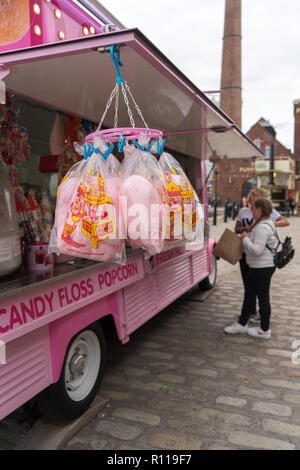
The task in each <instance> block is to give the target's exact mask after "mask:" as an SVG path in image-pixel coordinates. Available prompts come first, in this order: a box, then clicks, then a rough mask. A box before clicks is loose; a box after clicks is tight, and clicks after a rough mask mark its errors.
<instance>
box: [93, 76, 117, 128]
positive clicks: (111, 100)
mask: <svg viewBox="0 0 300 470" xmlns="http://www.w3.org/2000/svg"><path fill="white" fill-rule="evenodd" d="M118 91H119V85H116V86H115V88H114V89H113V91H112V94H111V95H110V98H109V100H108V102H107V104H106V108H105V111H104V113H103V116H102V118H101V121H100V124H99V126H98V127H97V132H98V131H100V129H101V127H102V124H103V121H104V119H105V116H106V114H107V111H108V110H109V108H110V107H111V104H112V102H113V100H114V97H115V96H116V94H117V93H118Z"/></svg>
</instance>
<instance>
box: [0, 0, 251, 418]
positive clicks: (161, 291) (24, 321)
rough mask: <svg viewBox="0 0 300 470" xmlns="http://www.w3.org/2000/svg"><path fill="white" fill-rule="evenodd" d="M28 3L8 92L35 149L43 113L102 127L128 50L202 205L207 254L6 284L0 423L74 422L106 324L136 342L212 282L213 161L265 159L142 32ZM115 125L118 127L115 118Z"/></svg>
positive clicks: (93, 383)
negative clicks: (35, 403)
mask: <svg viewBox="0 0 300 470" xmlns="http://www.w3.org/2000/svg"><path fill="white" fill-rule="evenodd" d="M19 3H20V4H21V3H22V7H23V8H25V10H24V11H26V8H27V7H28V15H29V19H30V21H28V29H26V24H25V26H24V31H23V32H22V34H23V36H22V37H21V38H18V37H17V36H16V37H14V38H13V39H12V41H11V42H13V44H9V45H6V46H1V47H0V80H1V82H0V84H1V87H2V89H3V87H4V86H5V88H6V90H7V92H9V93H11V94H12V95H13V96H14V97H18V100H19V103H26V106H25V107H26V109H27V115H28V119H29V120H30V123H31V124H32V134H34V136H35V137H34V139H35V140H34V139H33V141H35V142H37V141H39V138H38V137H39V136H40V140H42V139H43V138H44V137H43V136H44V134H45V132H44V127H43V122H42V120H40V119H39V118H38V114H36V113H37V111H38V110H39V109H43V110H46V111H48V112H49V113H50V114H51V112H52V113H56V112H58V113H69V114H72V115H76V116H79V117H80V118H83V119H86V120H88V121H90V122H94V123H98V122H99V118H100V115H101V113H102V111H103V110H104V108H105V104H106V102H107V99H108V97H109V95H110V93H111V89H112V84H113V82H114V80H115V71H114V68H113V66H112V64H111V60H110V56H109V54H107V51H109V48H110V46H112V45H118V46H119V49H120V51H121V56H122V62H123V63H124V75H125V76H126V80H127V82H128V83H129V84H130V86H131V88H132V89H134V93H135V98H136V101H137V102H138V103H139V104H140V105H141V106H142V109H143V114H144V116H145V117H146V118H147V122H149V123H151V125H152V127H153V128H155V129H161V130H162V132H163V134H164V136H165V137H166V139H167V144H166V145H167V148H168V149H169V150H170V152H171V153H172V154H173V155H174V156H176V157H178V159H179V161H180V163H181V164H182V166H183V167H184V168H185V169H186V170H187V173H188V175H189V177H190V179H191V181H192V183H193V185H194V188H195V190H196V192H197V194H198V196H199V199H200V202H201V203H202V204H203V207H204V217H205V222H204V243H202V245H201V246H199V248H196V249H193V250H186V249H185V247H181V246H179V247H175V248H173V249H171V250H168V251H165V252H162V253H160V254H157V255H155V256H153V257H151V258H148V257H146V256H145V254H144V252H142V251H128V253H127V261H126V264H124V265H114V264H110V263H96V262H92V261H87V260H75V261H73V262H71V263H65V264H63V263H60V264H55V265H54V268H52V269H51V270H47V269H45V270H37V271H34V270H30V271H27V270H26V266H24V267H23V268H21V269H19V270H18V271H16V272H15V273H14V274H12V275H10V276H9V277H3V278H0V419H3V418H4V417H6V416H7V415H8V414H10V413H11V412H13V411H14V410H15V409H17V408H18V407H20V406H21V405H23V404H24V403H26V402H27V401H28V400H30V399H32V398H33V397H36V396H37V398H38V400H39V403H41V404H42V406H43V409H44V410H47V411H48V412H49V413H50V414H51V415H52V416H54V417H55V418H58V419H67V420H69V419H74V418H76V417H78V416H79V415H80V414H82V413H83V412H84V411H85V410H86V409H87V408H88V407H89V405H90V404H91V402H92V400H93V398H94V397H95V394H96V393H97V391H98V390H99V386H100V382H101V378H102V375H103V372H104V365H105V332H106V328H107V326H108V325H109V326H110V327H111V326H113V327H114V331H115V334H116V335H117V337H118V339H119V340H120V342H122V343H126V342H128V341H129V340H130V335H131V334H132V333H133V332H134V331H135V330H137V329H138V328H140V327H141V326H142V325H143V324H144V323H145V322H147V321H148V320H149V319H150V318H152V317H153V316H154V315H156V314H157V313H159V312H160V311H161V310H162V309H164V308H165V307H166V306H167V305H169V304H170V303H172V302H173V301H174V300H175V299H177V298H178V297H180V296H181V295H182V294H184V293H185V292H186V291H188V290H189V289H191V288H192V287H194V286H197V285H199V286H200V287H201V288H203V289H211V288H212V287H213V286H214V284H215V282H216V259H215V257H214V255H213V253H212V252H213V246H214V243H215V241H214V240H213V239H211V238H210V237H209V223H208V195H207V187H206V178H207V175H206V164H205V161H206V160H209V159H210V158H211V157H212V156H214V155H218V156H219V157H220V158H222V157H223V156H225V155H227V156H228V157H231V158H234V157H236V158H240V157H244V158H251V157H255V156H259V155H260V152H259V151H258V150H257V149H256V147H255V146H254V145H253V144H252V143H251V142H250V141H249V140H248V139H247V137H246V136H245V135H243V133H242V132H241V130H240V129H239V128H238V127H237V126H236V125H235V124H234V122H232V120H231V119H230V118H229V117H228V116H226V115H225V114H224V113H223V112H222V111H221V110H220V109H219V108H217V107H216V106H215V105H214V104H213V103H212V102H211V101H210V100H209V99H208V98H207V97H206V95H205V94H203V93H202V92H201V91H200V90H199V89H198V88H197V87H196V86H195V85H194V84H193V83H192V82H191V81H190V80H189V79H188V78H187V77H185V76H184V75H183V74H182V73H181V71H180V70H178V69H177V68H176V67H175V66H174V65H173V64H172V63H171V62H170V61H169V60H168V59H167V57H165V56H164V55H163V54H162V53H161V52H160V51H159V50H158V49H157V48H156V47H155V46H154V45H153V44H152V43H151V42H150V41H149V40H148V39H147V38H146V37H145V36H144V35H143V34H142V33H141V32H140V31H139V30H138V29H129V30H128V29H122V28H121V27H120V25H119V24H117V26H116V27H115V28H111V27H108V24H109V23H111V22H112V21H114V19H113V17H112V16H111V15H109V13H108V12H107V11H105V10H103V9H102V10H101V8H100V7H99V5H98V4H97V2H93V1H89V2H88V1H81V2H80V1H76V2H75V1H72V0H70V1H69V0H64V1H52V2H51V1H47V2H46V1H44V0H43V1H42V0H40V1H35V2H33V1H27V2H26V1H22V2H19ZM97 5H98V6H97ZM57 10H58V11H57ZM62 19H65V21H64V22H62ZM8 27H9V26H8ZM63 28H64V29H63ZM112 29H113V30H112ZM51 35H52V36H51ZM202 66H203V67H205V64H202ZM126 119H127V116H126V109H120V121H122V120H123V121H124V123H125V122H127V121H126ZM24 120H25V121H26V119H25V117H24ZM25 125H26V122H25ZM105 126H106V127H113V118H111V117H109V116H108V117H107V119H106V121H105ZM30 138H31V136H30V131H29V142H30ZM44 154H46V150H45V152H44ZM31 158H35V156H34V155H31V156H30V159H31ZM29 176H30V175H29ZM0 259H1V258H0Z"/></svg>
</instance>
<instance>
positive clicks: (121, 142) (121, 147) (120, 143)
mask: <svg viewBox="0 0 300 470" xmlns="http://www.w3.org/2000/svg"><path fill="white" fill-rule="evenodd" d="M126 139H127V137H126V136H125V137H121V136H120V135H119V147H118V150H119V152H120V153H122V152H123V150H124V145H125V143H126Z"/></svg>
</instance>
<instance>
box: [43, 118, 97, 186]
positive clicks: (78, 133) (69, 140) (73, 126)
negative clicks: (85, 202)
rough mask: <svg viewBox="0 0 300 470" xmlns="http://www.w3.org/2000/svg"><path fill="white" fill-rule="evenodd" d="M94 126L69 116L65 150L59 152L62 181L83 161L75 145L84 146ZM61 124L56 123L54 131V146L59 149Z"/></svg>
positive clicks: (60, 177)
mask: <svg viewBox="0 0 300 470" xmlns="http://www.w3.org/2000/svg"><path fill="white" fill-rule="evenodd" d="M92 129H93V124H92V123H89V121H86V120H84V119H81V118H79V117H77V116H72V115H69V116H67V120H66V137H65V143H64V145H63V149H62V151H61V152H58V155H59V159H58V166H59V172H58V174H59V179H60V180H62V179H63V178H64V176H65V175H66V174H67V172H68V171H69V170H70V169H71V168H72V166H73V165H74V164H75V163H77V162H79V161H80V160H82V154H81V153H78V152H77V150H76V147H74V143H79V144H81V146H83V145H84V140H85V136H86V134H87V132H89V131H92ZM60 132H61V130H60V124H59V121H56V123H55V124H54V128H53V130H52V145H53V146H54V147H55V149H57V146H59V142H60Z"/></svg>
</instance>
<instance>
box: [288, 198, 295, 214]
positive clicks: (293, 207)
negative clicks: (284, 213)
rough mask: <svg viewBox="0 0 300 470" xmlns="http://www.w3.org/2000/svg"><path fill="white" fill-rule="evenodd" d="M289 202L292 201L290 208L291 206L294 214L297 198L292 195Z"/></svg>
mask: <svg viewBox="0 0 300 470" xmlns="http://www.w3.org/2000/svg"><path fill="white" fill-rule="evenodd" d="M289 203H290V208H291V211H292V215H294V211H295V205H296V203H295V199H294V198H293V197H291V198H290V199H289Z"/></svg>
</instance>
